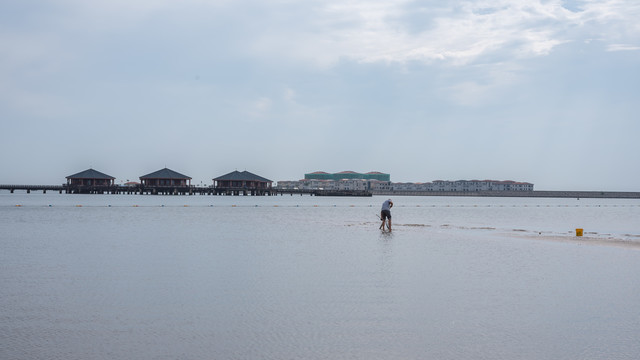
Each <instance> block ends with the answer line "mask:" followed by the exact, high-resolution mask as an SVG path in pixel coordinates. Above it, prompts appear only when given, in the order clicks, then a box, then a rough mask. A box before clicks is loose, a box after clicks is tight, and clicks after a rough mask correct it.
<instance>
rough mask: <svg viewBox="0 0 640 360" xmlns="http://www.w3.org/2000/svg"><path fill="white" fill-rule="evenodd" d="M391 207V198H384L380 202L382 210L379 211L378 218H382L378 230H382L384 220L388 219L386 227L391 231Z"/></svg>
mask: <svg viewBox="0 0 640 360" xmlns="http://www.w3.org/2000/svg"><path fill="white" fill-rule="evenodd" d="M392 207H393V201H391V199H389V200H385V201H384V202H383V203H382V210H381V211H380V219H381V220H382V224H381V225H380V230H384V221H385V220H388V223H387V229H389V231H391V208H392Z"/></svg>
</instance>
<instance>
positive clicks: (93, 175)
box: [66, 169, 116, 186]
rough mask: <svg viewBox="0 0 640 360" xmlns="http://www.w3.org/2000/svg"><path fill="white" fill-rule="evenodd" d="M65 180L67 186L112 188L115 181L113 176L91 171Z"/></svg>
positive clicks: (70, 176)
mask: <svg viewBox="0 0 640 360" xmlns="http://www.w3.org/2000/svg"><path fill="white" fill-rule="evenodd" d="M66 179H67V185H68V186H112V185H113V184H114V182H115V180H116V178H114V177H113V176H110V175H107V174H104V173H101V172H100V171H97V170H93V169H87V170H85V171H82V172H79V173H77V174H73V175H69V176H67V177H66Z"/></svg>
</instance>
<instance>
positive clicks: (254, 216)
mask: <svg viewBox="0 0 640 360" xmlns="http://www.w3.org/2000/svg"><path fill="white" fill-rule="evenodd" d="M383 200H384V198H382V197H373V198H321V197H307V196H303V197H299V196H282V197H280V196H278V197H215V196H134V195H97V196H96V195H87V196H85V195H58V194H47V195H42V194H35V193H34V194H29V195H26V194H17V193H16V194H7V193H4V194H3V193H0V234H2V235H0V236H1V238H0V249H1V250H2V251H1V252H0V269H1V271H0V289H1V290H0V295H1V296H0V318H2V321H1V322H0V344H2V346H0V358H2V359H87V358H91V359H114V358H116V359H117V358H122V359H130V358H137V359H176V358H179V359H200V358H221V359H253V358H263V359H283V358H308V359H327V358H331V359H346V358H348V359H389V358H403V359H424V358H438V359H514V358H517V359H540V358H553V359H591V358H598V359H599V358H616V359H635V358H637V354H639V353H640V341H638V339H637V334H638V333H640V309H638V307H637V304H639V303H640V279H639V278H638V276H637V274H639V273H640V250H639V249H638V247H637V246H635V244H636V242H637V241H638V235H639V234H640V229H639V225H638V221H637V219H639V218H640V216H639V215H640V201H637V200H636V201H633V200H603V199H598V200H590V199H582V200H579V201H578V200H576V199H507V198H443V197H437V198H436V197H395V198H394V202H395V204H396V206H395V207H394V208H393V209H392V213H393V216H394V219H393V220H394V224H395V225H394V230H393V232H392V233H388V232H381V231H379V230H378V225H379V224H378V220H377V218H376V214H377V213H378V212H379V206H380V204H381V203H382V201H383ZM16 205H21V206H16ZM50 205H51V206H50ZM79 205H81V206H79ZM185 205H187V206H185ZM576 227H583V228H584V229H585V232H586V234H587V237H585V238H584V239H581V240H580V241H577V239H576V237H575V236H574V234H575V233H574V231H575V228H576ZM559 240H560V241H559ZM620 242H622V243H623V244H628V245H629V246H609V245H616V244H620Z"/></svg>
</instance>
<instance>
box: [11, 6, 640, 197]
mask: <svg viewBox="0 0 640 360" xmlns="http://www.w3.org/2000/svg"><path fill="white" fill-rule="evenodd" d="M638 19H640V2H639V1H637V0H575V1H562V0H548V1H544V0H522V1H517V0H493V1H492V0H486V1H436V0H424V1H403V0H389V1H376V0H367V1H362V0H354V1H350V0H336V1H334V0H322V1H313V0H307V1H287V0H275V1H253V0H246V1H244V0H233V1H231V0H229V1H226V0H211V1H208V0H181V1H168V0H167V1H162V0H137V1H132V0H104V1H103V0H92V1H86V0H55V1H44V0H42V1H38V0H25V1H2V2H0V44H1V46H0V119H1V120H0V121H1V123H0V154H1V155H0V156H1V157H0V166H1V169H2V170H1V173H0V183H13V184H15V183H28V184H61V183H63V182H65V176H68V175H71V174H74V173H77V172H80V171H83V170H85V169H88V168H90V167H92V168H94V169H96V170H98V171H102V172H105V173H107V174H109V175H111V176H114V177H116V178H117V180H116V181H117V183H120V182H121V181H127V180H137V179H138V177H140V176H142V175H145V174H148V173H151V172H153V171H156V170H159V169H162V168H164V167H168V168H170V169H172V170H175V171H178V172H180V173H183V174H185V175H188V176H191V177H192V178H193V180H192V183H193V184H200V183H201V182H202V183H203V184H210V183H211V179H212V178H214V177H217V176H220V175H223V174H226V173H228V172H231V171H233V170H236V169H237V170H240V171H242V170H247V171H250V172H253V173H256V174H258V175H261V176H263V177H266V178H268V179H271V180H274V181H278V180H298V179H301V178H303V177H304V174H305V173H308V172H313V171H327V172H340V171H345V170H352V171H357V172H368V171H380V172H384V173H389V174H391V180H392V181H394V182H428V181H433V180H458V179H467V180H471V179H480V180H482V179H496V180H515V181H527V182H531V183H534V184H535V188H536V189H537V190H612V191H640V141H639V139H638V137H639V136H638V135H640V21H638Z"/></svg>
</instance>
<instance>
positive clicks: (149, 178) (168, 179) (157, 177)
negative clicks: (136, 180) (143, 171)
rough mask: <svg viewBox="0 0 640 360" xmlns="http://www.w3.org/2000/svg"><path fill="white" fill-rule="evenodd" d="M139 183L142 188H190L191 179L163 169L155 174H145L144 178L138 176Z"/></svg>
mask: <svg viewBox="0 0 640 360" xmlns="http://www.w3.org/2000/svg"><path fill="white" fill-rule="evenodd" d="M140 182H141V183H142V186H153V187H162V186H167V187H169V186H176V187H186V186H191V178H190V177H188V176H186V175H182V174H180V173H178V172H175V171H173V170H171V169H167V168H164V169H162V170H158V171H156V172H152V173H151V174H147V175H144V176H140Z"/></svg>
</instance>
